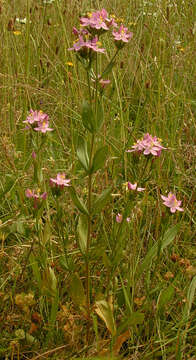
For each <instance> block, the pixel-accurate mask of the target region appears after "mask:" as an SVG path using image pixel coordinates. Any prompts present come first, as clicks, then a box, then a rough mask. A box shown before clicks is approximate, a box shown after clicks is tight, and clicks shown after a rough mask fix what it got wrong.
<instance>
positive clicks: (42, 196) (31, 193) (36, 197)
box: [25, 189, 47, 209]
mask: <svg viewBox="0 0 196 360" xmlns="http://www.w3.org/2000/svg"><path fill="white" fill-rule="evenodd" d="M25 195H26V197H27V198H31V199H33V200H34V205H33V206H34V208H35V209H36V208H37V206H38V204H39V202H40V200H41V199H42V200H45V199H46V198H47V192H43V194H40V190H39V189H38V190H37V191H35V190H31V189H27V190H26V191H25Z"/></svg>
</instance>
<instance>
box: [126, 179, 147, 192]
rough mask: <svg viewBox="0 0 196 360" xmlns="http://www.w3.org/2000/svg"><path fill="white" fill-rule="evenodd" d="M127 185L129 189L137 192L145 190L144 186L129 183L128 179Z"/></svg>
mask: <svg viewBox="0 0 196 360" xmlns="http://www.w3.org/2000/svg"><path fill="white" fill-rule="evenodd" d="M127 187H128V189H129V190H136V191H138V192H140V191H144V190H145V188H141V187H137V183H135V184H131V183H130V182H129V181H128V183H127Z"/></svg>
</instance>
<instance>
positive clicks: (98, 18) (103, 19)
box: [80, 9, 116, 33]
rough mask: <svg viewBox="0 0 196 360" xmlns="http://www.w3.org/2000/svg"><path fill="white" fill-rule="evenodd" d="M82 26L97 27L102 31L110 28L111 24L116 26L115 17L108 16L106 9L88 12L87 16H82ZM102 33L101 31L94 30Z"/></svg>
mask: <svg viewBox="0 0 196 360" xmlns="http://www.w3.org/2000/svg"><path fill="white" fill-rule="evenodd" d="M80 23H81V26H84V27H85V26H86V27H89V28H90V29H96V30H101V31H107V30H109V27H110V26H116V23H115V21H114V19H109V18H108V13H107V11H106V10H105V9H102V10H98V11H95V12H93V13H88V14H87V17H81V18H80ZM94 32H97V33H100V31H94Z"/></svg>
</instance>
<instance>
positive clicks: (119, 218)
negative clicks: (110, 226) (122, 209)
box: [116, 213, 123, 223]
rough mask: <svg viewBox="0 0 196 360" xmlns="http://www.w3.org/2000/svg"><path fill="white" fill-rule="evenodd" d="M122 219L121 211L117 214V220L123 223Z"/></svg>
mask: <svg viewBox="0 0 196 360" xmlns="http://www.w3.org/2000/svg"><path fill="white" fill-rule="evenodd" d="M122 219H123V216H122V214H119V213H118V214H117V215H116V222H117V223H121V222H122Z"/></svg>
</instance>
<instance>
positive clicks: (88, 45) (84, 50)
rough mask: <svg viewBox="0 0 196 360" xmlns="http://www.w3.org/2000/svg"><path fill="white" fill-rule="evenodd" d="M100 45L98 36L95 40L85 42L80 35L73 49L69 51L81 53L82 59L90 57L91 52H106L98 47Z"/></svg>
mask: <svg viewBox="0 0 196 360" xmlns="http://www.w3.org/2000/svg"><path fill="white" fill-rule="evenodd" d="M99 45H100V43H99V41H98V37H97V36H95V37H94V38H93V39H87V40H86V41H85V40H84V37H83V36H82V35H80V36H79V38H78V39H77V40H76V42H74V44H73V47H72V48H69V49H68V50H74V51H76V52H78V51H79V53H80V55H81V56H82V57H88V56H89V51H90V52H91V51H95V52H100V53H104V52H105V49H103V48H100V47H98V46H99Z"/></svg>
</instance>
